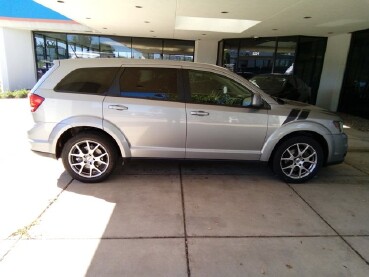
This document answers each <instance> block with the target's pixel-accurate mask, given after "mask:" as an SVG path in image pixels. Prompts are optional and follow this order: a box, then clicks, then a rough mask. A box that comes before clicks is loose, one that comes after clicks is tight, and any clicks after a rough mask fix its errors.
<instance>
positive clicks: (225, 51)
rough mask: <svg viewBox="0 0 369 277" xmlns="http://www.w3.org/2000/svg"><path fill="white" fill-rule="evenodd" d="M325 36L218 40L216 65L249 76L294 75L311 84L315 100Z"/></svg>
mask: <svg viewBox="0 0 369 277" xmlns="http://www.w3.org/2000/svg"><path fill="white" fill-rule="evenodd" d="M326 43H327V38H324V37H304V36H292V37H275V38H245V39H226V40H223V41H221V43H219V49H218V51H219V53H218V65H220V66H224V67H226V68H228V69H230V70H232V71H234V72H236V73H238V74H239V75H241V76H243V77H245V78H247V79H249V78H251V77H253V76H254V75H258V74H265V73H281V74H293V75H296V76H298V77H300V78H301V79H302V80H303V81H304V82H305V83H306V84H307V85H308V86H310V87H311V92H312V95H311V101H312V103H315V101H316V94H317V91H318V88H319V82H320V75H321V72H322V67H323V60H324V53H325V48H326Z"/></svg>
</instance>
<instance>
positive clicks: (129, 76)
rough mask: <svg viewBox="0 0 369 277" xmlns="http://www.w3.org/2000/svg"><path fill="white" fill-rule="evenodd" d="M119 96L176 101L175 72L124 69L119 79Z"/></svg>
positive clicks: (160, 69) (158, 69)
mask: <svg viewBox="0 0 369 277" xmlns="http://www.w3.org/2000/svg"><path fill="white" fill-rule="evenodd" d="M120 96H123V97H133V98H145V99H155V100H165V101H177V100H178V93H177V70H176V69H170V68H126V69H125V70H124V72H123V74H122V77H121V79H120Z"/></svg>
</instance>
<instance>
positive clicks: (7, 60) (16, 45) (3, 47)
mask: <svg viewBox="0 0 369 277" xmlns="http://www.w3.org/2000/svg"><path fill="white" fill-rule="evenodd" d="M0 67H1V69H0V74H1V77H0V80H2V90H3V91H6V90H16V89H22V88H26V89H30V88H32V87H33V85H34V84H35V83H36V64H35V55H34V50H33V42H32V32H31V31H29V30H17V29H11V28H0Z"/></svg>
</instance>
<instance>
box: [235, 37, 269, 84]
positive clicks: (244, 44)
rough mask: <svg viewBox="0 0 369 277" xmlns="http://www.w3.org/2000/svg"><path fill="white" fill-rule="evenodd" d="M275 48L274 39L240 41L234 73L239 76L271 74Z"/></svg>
mask: <svg viewBox="0 0 369 277" xmlns="http://www.w3.org/2000/svg"><path fill="white" fill-rule="evenodd" d="M275 47H276V39H275V38H257V39H247V40H241V45H240V52H239V61H238V68H237V71H236V72H237V73H239V74H241V75H247V74H248V75H256V74H263V73H270V72H273V60H274V52H275ZM245 77H247V76H245Z"/></svg>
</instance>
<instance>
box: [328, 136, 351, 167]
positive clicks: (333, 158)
mask: <svg viewBox="0 0 369 277" xmlns="http://www.w3.org/2000/svg"><path fill="white" fill-rule="evenodd" d="M331 149H332V153H331V155H330V156H329V157H328V159H327V163H326V164H327V165H332V164H339V163H342V162H343V160H344V159H345V156H346V154H347V150H348V138H347V135H346V134H345V133H342V134H338V135H332V148H331Z"/></svg>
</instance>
